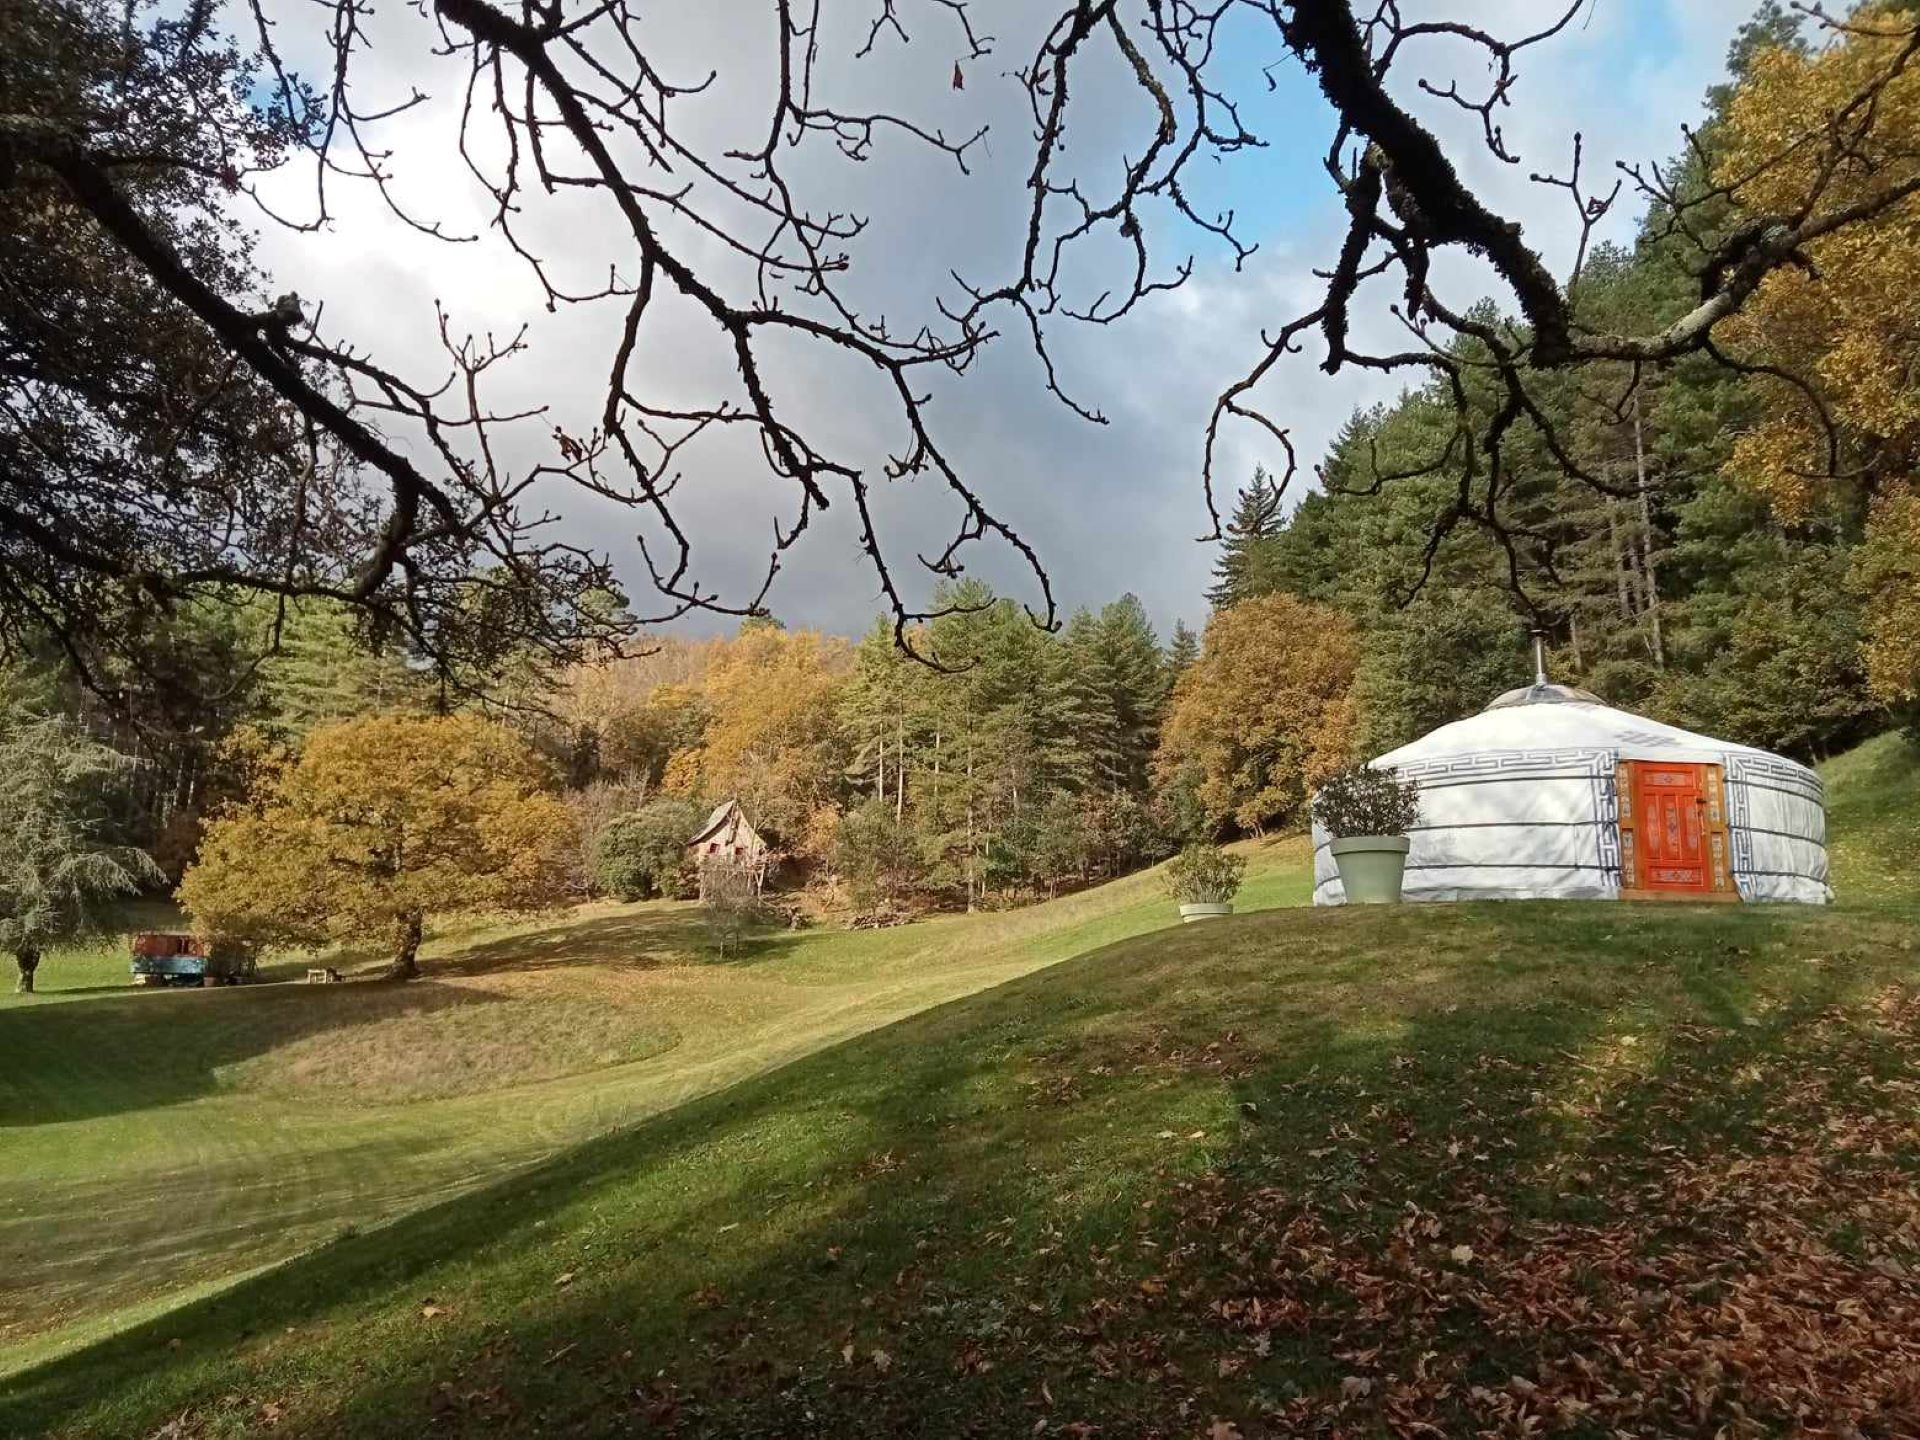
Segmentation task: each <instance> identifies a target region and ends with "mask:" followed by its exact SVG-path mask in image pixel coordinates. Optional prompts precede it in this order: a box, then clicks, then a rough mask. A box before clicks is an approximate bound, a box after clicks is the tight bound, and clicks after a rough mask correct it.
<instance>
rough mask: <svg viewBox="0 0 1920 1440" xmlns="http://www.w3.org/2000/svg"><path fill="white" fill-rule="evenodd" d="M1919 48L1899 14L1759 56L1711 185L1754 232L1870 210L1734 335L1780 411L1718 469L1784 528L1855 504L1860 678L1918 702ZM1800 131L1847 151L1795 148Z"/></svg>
mask: <svg viewBox="0 0 1920 1440" xmlns="http://www.w3.org/2000/svg"><path fill="white" fill-rule="evenodd" d="M1917 48H1920V37H1916V35H1915V33H1914V29H1913V23H1912V17H1911V16H1910V15H1908V14H1905V13H1903V12H1902V11H1901V10H1899V9H1897V8H1895V7H1893V6H1888V5H1868V6H1864V7H1862V8H1861V9H1859V10H1857V11H1855V12H1853V13H1852V14H1851V15H1850V16H1848V17H1847V20H1846V23H1845V25H1844V26H1843V27H1842V28H1841V29H1840V30H1839V32H1838V35H1837V38H1836V39H1835V41H1834V43H1832V44H1830V45H1828V46H1826V47H1825V48H1823V49H1820V50H1818V51H1813V52H1802V51H1797V50H1793V49H1787V48H1779V49H1775V50H1772V51H1769V52H1768V53H1766V54H1764V55H1761V56H1759V57H1757V58H1756V60H1755V61H1754V64H1753V67H1752V70H1751V73H1750V74H1749V76H1748V77H1747V80H1746V82H1745V83H1744V84H1743V85H1742V86H1741V87H1740V89H1739V91H1738V92H1737V93H1736V95H1735V96H1734V99H1733V102H1732V105H1731V108H1730V112H1729V116H1728V124H1727V127H1726V128H1727V136H1726V141H1727V144H1726V148H1725V150H1724V153H1723V154H1722V156H1721V159H1720V163H1719V166H1718V170H1717V178H1718V179H1719V181H1720V183H1721V184H1723V185H1727V186H1729V187H1731V188H1732V189H1733V193H1734V195H1735V197H1736V198H1737V200H1738V202H1739V204H1740V205H1741V207H1742V208H1743V209H1744V210H1745V211H1746V212H1747V213H1748V214H1749V215H1750V216H1752V217H1754V223H1759V224H1764V223H1767V221H1768V220H1769V218H1771V217H1787V218H1791V217H1793V216H1794V215H1796V214H1799V213H1801V212H1802V211H1803V210H1804V209H1805V208H1806V207H1807V206H1808V205H1809V204H1811V203H1812V202H1813V198H1814V197H1819V202H1820V203H1821V204H1822V205H1823V206H1826V207H1829V208H1832V207H1841V208H1845V207H1859V208H1860V209H1862V210H1863V211H1872V212H1873V213H1872V214H1871V218H1868V219H1865V220H1863V221H1862V222H1861V223H1859V224H1856V225H1852V226H1848V227H1846V228H1842V229H1836V230H1834V231H1832V232H1831V233H1829V234H1826V235H1822V236H1820V237H1819V238H1817V239H1814V240H1812V241H1810V242H1808V243H1807V244H1806V246H1805V247H1804V250H1803V253H1802V254H1801V255H1800V257H1799V260H1800V263H1799V264H1797V265H1795V266H1792V267H1788V268H1785V269H1780V270H1776V271H1774V272H1773V273H1772V274H1771V275H1769V276H1768V277H1767V279H1766V280H1765V282H1764V283H1763V284H1762V285H1761V287H1760V290H1759V292H1758V293H1757V294H1756V296H1755V297H1754V300H1753V303H1752V304H1751V305H1750V306H1749V307H1748V309H1747V311H1746V312H1745V313H1744V314H1742V315H1741V316H1739V317H1737V318H1736V319H1735V320H1734V321H1733V322H1732V323H1731V324H1730V325H1729V326H1728V329H1727V337H1726V338H1727V340H1728V341H1729V344H1730V347H1731V351H1732V353H1733V355H1734V357H1735V359H1736V360H1737V361H1738V362H1739V363H1742V364H1746V365H1751V366H1764V367H1766V368H1765V370H1764V372H1759V378H1760V379H1761V380H1762V383H1768V384H1770V385H1772V386H1773V387H1774V390H1775V392H1776V393H1775V396H1774V398H1775V399H1776V400H1777V402H1778V403H1775V404H1772V405H1770V406H1769V407H1768V409H1767V411H1766V414H1765V416H1764V418H1762V419H1761V421H1760V422H1759V423H1758V424H1756V425H1754V426H1753V427H1752V428H1751V429H1749V430H1748V431H1747V432H1746V433H1745V434H1743V435H1742V436H1741V437H1740V438H1739V440H1738V441H1737V443H1736V444H1735V446H1734V449H1733V454H1732V458H1731V461H1730V467H1729V468H1730V470H1731V472H1732V473H1733V474H1734V475H1736V476H1737V477H1739V478H1740V479H1742V480H1744V481H1745V482H1747V483H1748V484H1750V485H1751V486H1753V487H1754V489H1755V490H1757V491H1758V492H1759V493H1760V494H1762V495H1764V496H1765V497H1766V498H1767V500H1768V502H1769V503H1770V505H1771V506H1772V508H1773V511H1774V513H1775V514H1776V516H1778V517H1779V518H1780V519H1781V520H1782V521H1784V522H1785V523H1787V524H1798V523H1802V522H1806V521H1809V520H1814V519H1817V518H1821V517H1822V516H1826V515H1830V514H1832V513H1834V512H1835V511H1838V510H1844V509H1846V508H1849V507H1853V508H1857V507H1859V506H1861V505H1863V504H1864V506H1865V507H1866V513H1867V534H1866V539H1865V543H1864V544H1863V545H1862V547H1861V549H1860V551H1859V552H1858V554H1857V555H1856V557H1855V565H1854V571H1853V578H1854V580H1855V582H1856V583H1857V584H1858V585H1859V586H1860V588H1861V590H1862V592H1863V595H1864V598H1865V599H1866V602H1867V630H1868V644H1867V663H1868V672H1869V678H1870V680H1871V682H1872V684H1873V687H1874V689H1875V690H1876V691H1877V692H1878V693H1879V694H1880V695H1881V697H1882V698H1884V699H1886V700H1889V701H1903V700H1905V701H1910V700H1913V699H1915V698H1916V696H1920V495H1916V492H1915V488H1914V474H1915V467H1916V464H1920V366H1917V365H1916V356H1920V285H1916V284H1915V283H1914V277H1915V276H1916V275H1920V193H1909V192H1912V191H1913V190H1914V187H1915V184H1916V181H1920V56H1917V55H1916V53H1915V52H1916V49H1917ZM1866 94H1871V95H1873V96H1874V99H1873V100H1872V103H1871V104H1862V103H1860V102H1859V98H1858V97H1860V96H1862V95H1866ZM1810 127H1817V128H1820V129H1822V130H1824V131H1826V132H1829V133H1831V134H1833V135H1837V136H1842V137H1845V138H1846V139H1847V141H1848V143H1847V144H1846V145H1845V146H1835V145H1830V144H1827V145H1815V144H1805V143H1799V144H1796V143H1794V142H1795V139H1796V137H1799V136H1802V135H1804V134H1806V133H1807V132H1808V131H1809V128H1810ZM1889 197H1899V198H1894V199H1892V201H1891V203H1886V202H1887V201H1888V199H1889Z"/></svg>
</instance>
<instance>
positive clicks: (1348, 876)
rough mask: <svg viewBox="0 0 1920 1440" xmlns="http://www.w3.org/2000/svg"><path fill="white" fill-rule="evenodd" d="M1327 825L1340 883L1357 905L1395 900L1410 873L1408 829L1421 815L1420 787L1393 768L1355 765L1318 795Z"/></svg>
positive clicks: (1319, 814) (1319, 816) (1316, 808)
mask: <svg viewBox="0 0 1920 1440" xmlns="http://www.w3.org/2000/svg"><path fill="white" fill-rule="evenodd" d="M1313 815H1314V818H1315V819H1316V820H1318V821H1319V822H1320V823H1321V825H1323V826H1325V827H1326V831H1327V834H1328V836H1329V837H1331V843H1330V844H1329V846H1328V848H1329V849H1330V850H1332V851H1333V863H1334V864H1335V865H1336V866H1338V867H1339V869H1340V888H1341V889H1342V890H1343V891H1345V892H1346V897H1347V902H1348V903H1349V904H1354V905H1394V904H1398V903H1399V900H1400V888H1401V884H1402V882H1403V881H1404V880H1405V878H1406V869H1407V850H1408V848H1409V844H1410V842H1409V841H1408V839H1407V832H1408V831H1409V830H1411V829H1412V828H1413V826H1414V822H1416V821H1417V820H1418V819H1419V818H1420V787H1419V786H1418V785H1417V784H1415V783H1414V782H1413V781H1411V780H1402V779H1401V778H1400V777H1399V776H1397V775H1395V774H1394V773H1393V772H1392V771H1391V770H1371V769H1369V768H1367V767H1366V766H1365V765H1356V766H1353V767H1352V768H1350V769H1347V770H1342V771H1340V773H1339V774H1337V775H1334V776H1332V777H1330V778H1329V779H1328V780H1327V781H1326V783H1325V784H1323V785H1322V786H1321V787H1320V791H1319V793H1318V794H1316V795H1315V796H1314V797H1313Z"/></svg>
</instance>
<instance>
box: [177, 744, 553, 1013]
mask: <svg viewBox="0 0 1920 1440" xmlns="http://www.w3.org/2000/svg"><path fill="white" fill-rule="evenodd" d="M550 784H551V781H550V776H549V774H548V772H547V770H546V767H545V766H544V764H543V763H542V762H541V760H540V759H539V757H538V756H537V755H535V753H534V752H533V751H532V749H531V748H529V747H528V745H527V744H526V742H525V741H524V740H522V739H521V738H520V737H519V736H518V735H516V734H515V733H514V732H513V731H512V730H509V729H507V728H506V727H505V726H502V725H498V724H495V723H493V722H492V721H489V720H485V719H482V718H480V717H478V716H473V715H449V716H417V715H377V716H371V717H367V718H364V719H358V720H350V721H346V722H344V723H342V724H338V725H328V726H323V727H321V728H319V729H317V730H315V731H313V732H312V734H310V735H309V736H308V737H307V740H306V743H305V744H304V745H303V746H302V747H301V749H300V752H299V754H298V755H297V756H286V757H281V758H280V759H279V760H278V761H277V762H267V763H262V764H260V765H258V766H257V768H256V772H255V780H254V783H253V785H252V787H251V789H250V791H249V793H248V795H247V797H246V799H245V800H244V801H243V802H241V804H239V805H238V806H236V807H235V808H233V809H232V810H231V811H230V812H229V813H227V814H226V815H224V816H222V817H221V818H219V819H218V820H216V821H215V822H214V823H213V825H212V826H211V827H209V829H208V831H207V834H206V838H205V841H204V843H203V844H202V847H201V851H200V858H199V860H198V862H197V863H196V864H195V865H194V866H193V867H192V868H191V869H190V870H189V871H188V872H187V874H186V877H185V878H184V879H183V880H182V881H181V883H180V891H179V898H180V902H181V904H182V905H184V906H185V907H186V909H187V911H188V913H189V914H190V915H191V916H192V917H193V921H194V925H195V927H196V929H199V930H200V931H202V932H204V933H206V934H208V935H211V936H215V937H218V938H222V939H232V940H239V941H245V942H250V943H253V944H259V945H316V944H321V943H324V942H326V941H328V940H333V941H342V942H347V943H366V942H384V943H386V944H389V945H391V946H392V948H393V974H394V976H395V978H399V979H407V978H411V977H412V976H414V975H417V974H418V973H419V963H418V958H419V950H420V942H421V938H422V936H423V934H424V933H425V929H426V925H427V922H428V920H429V919H430V918H432V917H434V916H436V915H444V914H448V913H452V912H459V911H475V910H529V909H536V908H539V907H542V906H545V905H547V904H550V903H553V902H555V901H556V900H557V899H558V898H559V897H560V896H561V895H562V894H563V893H564V889H565V884H566V876H567V864H566V857H567V844H568V839H569V835H570V830H569V820H568V815H567V811H566V808H565V806H563V805H562V804H561V802H560V801H559V800H558V799H557V798H555V797H554V795H553V794H552V793H550Z"/></svg>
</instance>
